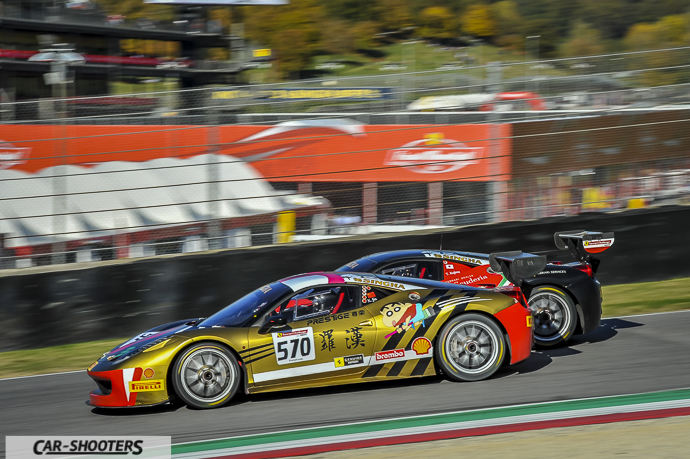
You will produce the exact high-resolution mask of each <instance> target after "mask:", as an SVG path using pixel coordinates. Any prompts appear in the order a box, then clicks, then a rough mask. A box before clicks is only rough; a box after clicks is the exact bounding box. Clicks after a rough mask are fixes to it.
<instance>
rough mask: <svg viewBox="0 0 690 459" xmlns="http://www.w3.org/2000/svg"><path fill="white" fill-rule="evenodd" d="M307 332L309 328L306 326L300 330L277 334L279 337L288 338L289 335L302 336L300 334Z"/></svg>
mask: <svg viewBox="0 0 690 459" xmlns="http://www.w3.org/2000/svg"><path fill="white" fill-rule="evenodd" d="M307 333H308V330H307V329H306V328H303V329H300V330H293V331H290V332H284V333H276V335H278V338H287V337H288V336H300V335H305V334H307Z"/></svg>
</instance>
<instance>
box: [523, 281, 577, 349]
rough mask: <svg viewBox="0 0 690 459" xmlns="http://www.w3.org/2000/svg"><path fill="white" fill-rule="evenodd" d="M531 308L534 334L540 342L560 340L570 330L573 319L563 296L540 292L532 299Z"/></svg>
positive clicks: (530, 301)
mask: <svg viewBox="0 0 690 459" xmlns="http://www.w3.org/2000/svg"><path fill="white" fill-rule="evenodd" d="M529 308H530V310H531V311H532V316H533V317H534V334H535V335H537V339H539V340H540V341H545V342H546V341H555V340H560V339H561V338H562V337H563V334H564V333H565V332H566V331H567V330H569V329H570V325H571V323H572V320H573V317H572V314H571V312H570V308H569V307H568V303H566V301H565V299H564V298H563V297H562V296H561V295H558V294H556V293H552V292H547V291H542V292H538V293H536V294H535V295H534V296H533V297H532V298H530V300H529Z"/></svg>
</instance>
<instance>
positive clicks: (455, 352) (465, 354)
mask: <svg viewBox="0 0 690 459" xmlns="http://www.w3.org/2000/svg"><path fill="white" fill-rule="evenodd" d="M438 345H439V346H440V349H439V352H438V353H437V354H436V360H437V363H438V365H439V367H441V369H442V370H443V372H444V373H445V374H447V375H448V376H449V377H450V378H451V379H454V380H456V381H479V380H482V379H486V378H488V377H489V376H491V375H492V374H494V373H495V372H496V370H498V369H499V368H500V366H501V364H502V363H503V360H504V359H505V354H506V352H505V347H506V346H505V340H504V339H503V333H502V332H501V329H500V328H499V327H498V325H496V323H495V322H494V321H493V320H492V319H490V318H488V317H486V316H483V315H481V314H472V313H470V314H462V315H460V316H457V317H455V318H453V319H451V320H449V321H448V323H446V324H445V325H444V326H443V329H441V333H440V334H439V335H438Z"/></svg>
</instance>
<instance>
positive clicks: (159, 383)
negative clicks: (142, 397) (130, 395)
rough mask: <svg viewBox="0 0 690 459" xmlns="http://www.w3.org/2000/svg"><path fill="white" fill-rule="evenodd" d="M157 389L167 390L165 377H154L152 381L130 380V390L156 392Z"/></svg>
mask: <svg viewBox="0 0 690 459" xmlns="http://www.w3.org/2000/svg"><path fill="white" fill-rule="evenodd" d="M157 390H165V380H164V379H152V380H150V381H130V382H129V391H130V392H154V391H157Z"/></svg>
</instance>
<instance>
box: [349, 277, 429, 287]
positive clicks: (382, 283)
mask: <svg viewBox="0 0 690 459" xmlns="http://www.w3.org/2000/svg"><path fill="white" fill-rule="evenodd" d="M342 277H343V279H344V280H345V282H347V283H354V284H367V285H376V286H379V287H388V288H392V289H395V290H409V289H412V288H414V287H413V286H411V285H406V284H400V283H398V282H391V281H387V280H382V279H378V278H376V277H364V276H355V275H352V274H350V275H348V274H343V275H342ZM417 288H419V287H417Z"/></svg>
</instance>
